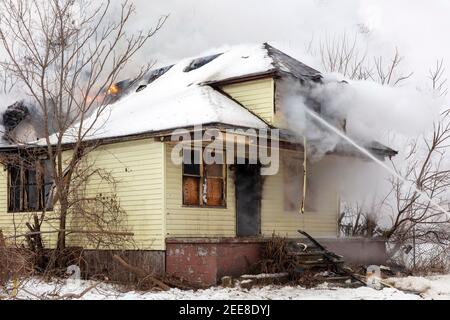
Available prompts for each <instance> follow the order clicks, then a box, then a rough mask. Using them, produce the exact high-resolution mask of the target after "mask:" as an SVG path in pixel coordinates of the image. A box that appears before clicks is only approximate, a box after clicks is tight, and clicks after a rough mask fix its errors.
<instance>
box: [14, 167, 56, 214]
mask: <svg viewBox="0 0 450 320" xmlns="http://www.w3.org/2000/svg"><path fill="white" fill-rule="evenodd" d="M49 176H50V175H49V164H48V162H46V161H37V162H36V163H35V164H33V165H31V164H29V163H25V162H24V161H22V163H20V164H19V165H10V166H9V167H8V210H9V212H26V211H31V212H33V211H40V210H43V209H44V208H46V209H47V210H51V209H52V203H51V201H50V194H51V189H52V181H51V179H50V178H49Z"/></svg>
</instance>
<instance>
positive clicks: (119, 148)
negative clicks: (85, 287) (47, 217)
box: [0, 44, 395, 284]
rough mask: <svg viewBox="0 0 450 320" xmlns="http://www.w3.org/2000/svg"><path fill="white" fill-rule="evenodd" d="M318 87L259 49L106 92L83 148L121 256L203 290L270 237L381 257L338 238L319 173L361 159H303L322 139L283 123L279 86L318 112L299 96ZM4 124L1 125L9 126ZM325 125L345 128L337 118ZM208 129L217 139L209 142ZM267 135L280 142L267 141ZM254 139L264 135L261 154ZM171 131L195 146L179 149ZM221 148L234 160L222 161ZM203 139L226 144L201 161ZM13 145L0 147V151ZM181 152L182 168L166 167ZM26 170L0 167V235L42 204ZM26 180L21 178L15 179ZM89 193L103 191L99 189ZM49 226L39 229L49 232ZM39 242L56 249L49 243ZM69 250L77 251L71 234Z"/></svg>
mask: <svg viewBox="0 0 450 320" xmlns="http://www.w3.org/2000/svg"><path fill="white" fill-rule="evenodd" d="M321 81H322V76H321V73H320V72H319V71H316V70H314V69H312V68H310V67H308V66H306V65H305V64H303V63H301V62H300V61H297V60H296V59H294V58H292V57H290V56H288V55H286V54H284V53H283V52H281V51H279V50H277V49H276V48H273V47H272V46H270V45H268V44H263V45H255V46H239V47H235V48H232V49H230V50H228V51H226V52H223V53H220V54H215V55H211V56H208V57H202V58H196V59H185V60H182V61H180V62H179V63H177V64H175V65H173V66H168V67H165V68H161V69H157V70H154V71H152V72H151V73H150V74H148V75H147V76H146V77H145V78H144V79H143V80H142V81H138V82H136V83H129V82H128V81H125V82H121V83H119V84H117V85H115V86H113V87H111V88H110V91H109V95H111V97H112V98H111V99H112V100H111V101H110V104H109V105H108V106H107V108H106V112H104V114H102V115H100V118H99V119H97V121H96V126H97V127H96V128H95V130H93V131H92V132H93V133H92V134H91V135H89V136H87V137H86V140H89V141H95V142H96V143H97V147H96V149H95V150H93V151H92V152H91V153H90V154H89V155H88V157H89V158H91V159H93V161H94V162H95V165H96V166H99V167H101V168H104V169H106V170H108V171H109V172H111V173H112V175H114V176H115V177H117V186H116V190H115V193H116V194H117V196H118V198H119V200H120V204H121V206H122V207H123V209H124V211H125V212H126V217H127V225H128V228H129V229H130V231H131V232H132V233H133V240H134V241H133V243H134V246H133V247H130V248H127V249H128V250H129V251H130V252H132V251H134V250H136V252H141V253H146V254H147V255H149V256H151V261H152V263H153V267H154V268H155V269H156V270H157V271H159V272H161V273H163V272H167V273H170V274H176V275H179V276H182V277H184V278H186V279H190V280H191V281H195V282H201V283H204V284H213V283H215V282H216V281H217V279H220V277H221V276H224V275H233V274H239V273H243V272H245V271H246V270H247V269H248V267H249V265H251V263H252V262H254V261H256V260H257V259H258V255H259V251H260V250H259V249H260V247H261V243H263V242H264V241H265V240H266V239H268V238H270V237H271V236H272V235H273V234H278V235H281V236H286V237H290V238H297V237H299V234H298V232H297V230H298V229H303V230H306V231H307V232H308V233H310V234H312V235H313V236H315V237H317V238H320V239H322V241H323V242H324V243H326V244H327V245H328V246H330V247H332V248H333V249H335V250H336V251H337V252H342V253H344V255H347V254H348V256H349V258H351V254H349V253H351V252H352V251H353V252H354V251H355V250H356V251H357V250H364V254H366V256H367V258H371V257H372V258H374V259H376V257H379V254H380V252H381V254H382V252H383V246H384V243H382V242H381V244H380V243H378V242H376V241H373V242H370V243H369V242H368V241H364V240H359V239H351V240H345V241H344V240H340V239H338V216H339V213H340V206H339V194H338V193H337V189H336V186H335V185H334V184H333V183H331V182H330V181H329V180H327V177H326V174H325V172H326V171H329V170H324V168H330V167H331V168H332V167H333V161H335V159H336V158H337V157H357V156H360V155H357V152H348V151H346V148H345V146H342V145H337V146H336V147H335V148H334V149H333V150H328V151H327V152H326V154H325V155H323V157H321V158H320V159H314V161H312V160H310V159H308V152H305V150H308V149H310V150H314V145H315V144H317V143H320V141H307V139H304V136H305V135H304V134H302V133H299V132H295V130H293V129H292V128H291V127H290V126H289V125H287V123H289V121H288V120H289V119H287V118H288V117H289V115H288V114H286V113H285V112H283V110H284V108H285V106H283V103H284V101H285V97H284V94H285V93H286V92H288V91H289V90H285V89H286V86H289V87H296V88H299V92H301V94H302V95H303V99H302V101H305V103H306V105H307V106H308V108H311V109H312V110H314V112H317V114H321V110H320V107H321V106H320V104H318V103H315V101H314V99H313V98H311V97H309V96H308V92H309V89H310V88H311V87H313V86H315V85H318V84H320V82H321ZM19 111H20V110H19ZM18 116H23V117H25V116H26V112H25V111H24V112H21V113H18ZM3 118H4V122H5V119H6V122H5V125H6V126H9V125H10V123H12V122H13V121H12V120H15V119H16V118H17V117H15V118H14V119H12V118H11V117H10V116H7V115H4V117H3ZM17 120H18V121H19V120H20V119H17ZM328 120H329V121H330V122H332V123H333V125H335V126H337V127H339V129H341V130H345V119H328ZM14 124H15V123H14ZM200 126H201V127H200ZM175 130H176V132H174V131H175ZM208 130H213V131H214V132H216V133H219V135H217V136H215V138H211V137H210V136H208V134H207V132H208ZM275 131H276V132H279V134H277V135H273V134H272V133H273V132H275ZM260 132H264V133H265V135H264V137H270V138H269V139H268V140H269V141H265V144H264V145H262V142H261V141H262V139H261V135H260V134H259V133H260ZM175 133H176V134H178V135H180V134H181V135H186V134H187V135H188V136H189V137H191V138H192V140H191V141H190V142H189V143H187V142H186V141H184V142H183V145H182V147H180V140H181V139H179V136H178V137H177V138H174V135H176V134H175ZM240 138H242V139H240ZM70 139H71V138H70V137H67V140H66V141H67V146H68V152H70V143H71V141H70ZM230 140H233V142H234V143H233V144H231V146H232V148H233V149H234V148H236V150H233V151H236V152H231V153H230V152H228V151H230V150H229V148H230V147H229V146H230V144H228V143H227V142H229V141H230ZM212 142H216V143H217V142H223V144H222V146H225V147H224V148H223V149H222V150H220V149H218V150H219V151H218V150H215V151H214V152H213V157H214V159H215V161H213V162H212V163H211V162H208V161H206V160H205V159H203V157H202V156H201V154H203V152H204V150H207V149H208V148H209V145H210V144H211V143H212ZM39 143H42V142H40V141H39V140H38V141H37V142H34V143H33V145H39ZM305 146H306V148H305ZM308 146H309V148H308ZM252 147H256V149H257V150H258V149H263V150H264V151H265V152H266V153H265V154H266V156H267V157H268V158H269V160H270V162H264V161H262V159H260V156H261V153H260V152H259V153H257V156H256V159H253V158H252V157H251V152H250V150H252ZM14 148H15V146H14V145H8V144H7V143H3V144H2V145H1V150H0V152H11V150H14ZM366 148H367V149H368V150H369V151H370V152H372V153H373V154H375V155H376V156H377V157H379V158H381V159H383V158H385V157H391V156H394V155H395V151H393V150H391V149H390V148H388V147H385V146H383V145H381V144H378V143H375V142H371V141H369V142H367V145H366ZM239 149H240V150H245V151H244V153H243V154H242V153H241V154H239V153H238V152H237V150H239ZM180 153H181V154H182V156H181V159H182V161H178V162H177V161H174V154H180ZM230 158H231V159H230ZM191 159H199V161H190V160H191ZM218 159H221V160H222V161H219V160H218ZM225 159H226V161H225ZM269 166H272V168H268V167H269ZM35 172H36V171H32V170H25V171H24V172H21V171H20V168H16V167H13V166H6V165H5V168H4V170H2V171H1V172H0V229H2V230H3V233H4V234H9V233H12V232H14V226H15V225H17V224H25V223H26V222H27V221H28V219H30V217H31V213H32V212H33V211H39V210H41V209H42V207H43V206H44V205H45V203H47V201H48V199H47V198H48V197H50V196H51V192H48V190H49V188H51V186H49V185H48V183H46V181H47V180H46V179H40V181H43V182H44V184H45V186H43V188H39V187H36V185H37V182H36V181H37V179H36V176H35V175H33V173H35ZM44 172H45V170H44ZM264 172H265V173H264ZM23 176H27V177H28V178H27V179H19V177H23ZM91 189H92V190H94V193H95V194H100V195H105V194H107V193H108V190H105V189H104V186H103V185H102V184H99V183H98V181H97V183H96V182H95V181H94V182H92V188H91ZM39 190H44V192H42V193H39ZM51 223H52V222H51V221H50V222H48V225H45V226H43V227H42V228H43V229H49V230H52V229H53V230H54V229H55V226H52V225H51ZM46 240H47V242H48V243H53V242H54V239H53V238H52V235H51V234H49V235H48V236H47V237H46ZM68 245H69V246H80V245H81V244H80V243H78V237H77V236H75V235H70V236H68ZM86 249H98V248H86ZM371 250H372V251H371Z"/></svg>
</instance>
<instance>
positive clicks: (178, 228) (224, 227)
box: [165, 145, 236, 237]
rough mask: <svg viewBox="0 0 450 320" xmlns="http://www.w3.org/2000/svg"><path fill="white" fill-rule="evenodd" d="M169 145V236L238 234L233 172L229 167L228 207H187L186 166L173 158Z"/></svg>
mask: <svg viewBox="0 0 450 320" xmlns="http://www.w3.org/2000/svg"><path fill="white" fill-rule="evenodd" d="M171 153H172V147H171V146H170V145H166V163H165V165H166V172H165V174H166V183H165V189H166V200H165V201H166V237H234V236H235V234H236V232H235V230H236V222H235V221H236V214H235V195H234V181H233V177H232V172H230V171H229V170H227V171H228V172H227V183H226V185H227V191H226V192H227V193H226V199H227V200H226V202H227V203H226V208H199V207H185V206H183V199H182V197H183V196H182V166H181V165H175V164H174V163H173V162H172V160H171Z"/></svg>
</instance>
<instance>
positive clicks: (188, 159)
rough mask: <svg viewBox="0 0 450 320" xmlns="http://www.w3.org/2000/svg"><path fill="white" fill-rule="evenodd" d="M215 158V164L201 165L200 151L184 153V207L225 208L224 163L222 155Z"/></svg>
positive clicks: (186, 151) (185, 151)
mask: <svg viewBox="0 0 450 320" xmlns="http://www.w3.org/2000/svg"><path fill="white" fill-rule="evenodd" d="M214 156H215V158H216V162H215V163H213V164H203V163H201V164H200V163H198V162H200V161H201V159H202V157H200V151H190V150H189V151H188V150H184V151H183V160H184V163H183V205H188V206H208V207H223V206H225V168H224V164H223V163H224V162H223V159H222V155H221V154H219V155H214ZM195 160H196V161H195ZM195 162H197V163H195Z"/></svg>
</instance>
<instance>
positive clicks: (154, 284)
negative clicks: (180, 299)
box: [113, 255, 170, 291]
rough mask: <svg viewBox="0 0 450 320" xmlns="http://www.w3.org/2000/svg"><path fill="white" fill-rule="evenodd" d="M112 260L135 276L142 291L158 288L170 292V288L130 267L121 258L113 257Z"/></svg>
mask: <svg viewBox="0 0 450 320" xmlns="http://www.w3.org/2000/svg"><path fill="white" fill-rule="evenodd" d="M113 259H114V260H115V261H116V262H117V263H119V264H120V265H121V266H122V267H123V268H124V269H126V270H128V271H129V272H131V273H133V274H134V275H136V276H137V278H138V280H139V286H140V287H142V288H144V289H155V288H159V289H161V290H164V291H167V290H170V287H169V286H168V285H167V284H165V283H164V282H162V281H161V280H159V279H157V278H156V277H154V276H153V275H150V274H148V273H147V272H146V271H144V270H142V269H141V268H138V267H135V266H132V265H130V264H129V263H128V262H126V261H125V260H124V259H123V258H121V257H119V256H118V255H114V256H113Z"/></svg>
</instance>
